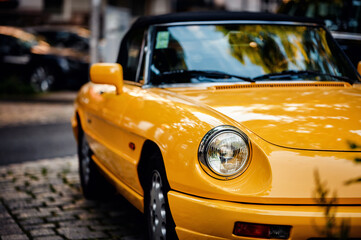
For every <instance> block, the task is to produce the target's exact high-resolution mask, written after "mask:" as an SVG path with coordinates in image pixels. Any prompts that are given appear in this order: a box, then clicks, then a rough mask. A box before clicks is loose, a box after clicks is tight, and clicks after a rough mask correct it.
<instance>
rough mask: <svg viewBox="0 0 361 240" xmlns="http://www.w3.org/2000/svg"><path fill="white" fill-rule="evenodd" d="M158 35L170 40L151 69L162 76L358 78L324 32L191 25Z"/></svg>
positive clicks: (304, 28) (307, 28) (159, 50)
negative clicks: (187, 73)
mask: <svg viewBox="0 0 361 240" xmlns="http://www.w3.org/2000/svg"><path fill="white" fill-rule="evenodd" d="M157 34H160V35H161V36H163V35H164V36H167V37H166V38H160V42H157V41H156V43H155V49H154V52H153V58H152V65H151V69H152V72H153V73H155V74H156V75H159V74H160V73H163V72H169V71H178V70H190V71H218V72H223V73H227V74H230V75H237V76H242V77H248V78H254V77H258V76H262V75H264V74H270V73H281V72H287V71H295V72H299V71H312V72H319V73H321V74H318V75H317V74H314V75H313V77H312V78H311V77H310V75H307V74H303V75H302V76H301V75H298V76H297V79H308V80H328V81H336V80H335V78H332V77H327V75H336V76H344V77H347V78H349V79H357V76H356V75H355V72H354V69H353V68H352V67H351V66H350V64H349V63H348V62H347V60H346V59H345V58H344V56H343V55H342V53H341V52H340V50H339V49H338V48H337V47H336V45H335V43H334V41H333V40H332V39H331V38H330V35H329V34H328V33H327V32H326V30H324V29H323V28H320V27H313V26H295V25H277V24H274V25H272V24H271V25H259V24H238V25H232V24H224V25H190V26H174V27H162V28H160V29H159V30H158V32H157ZM162 34H163V35H162ZM295 79H296V78H295ZM212 81H214V80H212ZM219 81H222V80H219Z"/></svg>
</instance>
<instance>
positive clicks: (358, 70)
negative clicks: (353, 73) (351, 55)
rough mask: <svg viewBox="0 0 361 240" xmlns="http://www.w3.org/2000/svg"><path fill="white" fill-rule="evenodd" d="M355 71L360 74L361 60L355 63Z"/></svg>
mask: <svg viewBox="0 0 361 240" xmlns="http://www.w3.org/2000/svg"><path fill="white" fill-rule="evenodd" d="M357 72H358V74H360V75H361V61H359V62H358V64H357Z"/></svg>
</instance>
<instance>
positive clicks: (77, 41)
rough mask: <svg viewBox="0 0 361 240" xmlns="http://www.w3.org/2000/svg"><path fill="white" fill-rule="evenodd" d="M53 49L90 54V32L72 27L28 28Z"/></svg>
mask: <svg viewBox="0 0 361 240" xmlns="http://www.w3.org/2000/svg"><path fill="white" fill-rule="evenodd" d="M27 31H30V32H32V33H34V34H37V35H38V36H39V37H40V38H43V39H44V40H45V41H46V42H48V43H49V44H50V45H51V46H53V47H60V48H71V49H73V50H74V51H79V52H83V53H86V54H88V53H89V38H90V32H89V30H87V29H85V28H82V27H70V26H38V27H31V28H28V29H27Z"/></svg>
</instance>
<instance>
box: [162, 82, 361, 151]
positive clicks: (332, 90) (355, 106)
mask: <svg viewBox="0 0 361 240" xmlns="http://www.w3.org/2000/svg"><path fill="white" fill-rule="evenodd" d="M169 90H171V91H175V92H177V93H178V94H181V95H184V96H186V97H187V98H188V99H189V98H190V99H191V100H192V101H195V102H197V103H198V104H202V105H206V106H207V107H211V108H213V109H214V110H216V111H218V112H219V113H221V114H224V115H226V116H228V117H230V118H232V119H233V120H234V121H237V122H239V123H240V124H242V125H243V126H245V127H246V128H248V129H249V130H250V131H252V132H253V133H255V134H256V135H258V136H259V137H261V138H262V139H263V140H265V141H267V142H269V143H272V144H274V145H278V146H281V147H286V148H294V149H306V150H330V151H360V149H359V148H356V147H355V146H357V145H360V143H361V88H360V87H359V85H358V86H357V87H355V86H351V85H349V84H347V83H345V84H344V83H340V84H338V83H329V84H328V83H322V84H317V83H307V84H306V83H300V84H297V83H292V84H266V83H263V84H254V83H253V84H239V85H224V86H216V87H208V88H207V89H203V90H202V89H198V90H197V89H193V90H189V89H186V88H172V89H169Z"/></svg>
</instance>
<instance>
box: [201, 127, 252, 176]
mask: <svg viewBox="0 0 361 240" xmlns="http://www.w3.org/2000/svg"><path fill="white" fill-rule="evenodd" d="M249 159H250V147H249V140H248V137H247V136H246V135H245V134H244V133H243V132H241V131H240V130H238V129H237V128H235V127H232V126H219V127H216V128H214V129H212V130H211V131H209V132H208V133H207V134H206V136H204V138H203V140H202V142H201V144H200V146H199V160H200V162H201V164H202V167H203V169H204V170H205V171H206V172H207V173H208V174H210V175H211V176H213V177H216V178H225V179H230V178H234V177H237V176H239V175H240V174H242V173H243V172H244V171H245V170H246V168H247V167H248V164H249ZM209 170H210V171H209Z"/></svg>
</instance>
